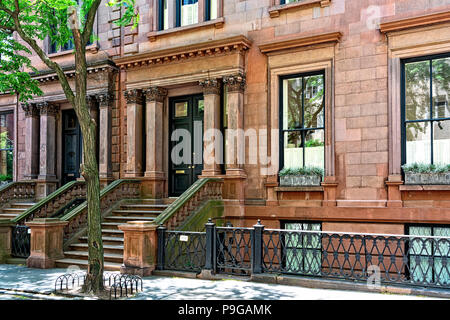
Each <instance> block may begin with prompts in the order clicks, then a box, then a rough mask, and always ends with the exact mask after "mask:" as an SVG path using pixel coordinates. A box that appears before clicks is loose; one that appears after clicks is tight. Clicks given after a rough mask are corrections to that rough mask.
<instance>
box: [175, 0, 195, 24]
mask: <svg viewBox="0 0 450 320" xmlns="http://www.w3.org/2000/svg"><path fill="white" fill-rule="evenodd" d="M195 23H198V0H177V26H178V27H184V26H188V25H191V24H195Z"/></svg>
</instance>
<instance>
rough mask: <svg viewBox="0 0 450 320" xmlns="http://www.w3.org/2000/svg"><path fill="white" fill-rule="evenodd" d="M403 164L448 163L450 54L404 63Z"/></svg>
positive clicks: (449, 142)
mask: <svg viewBox="0 0 450 320" xmlns="http://www.w3.org/2000/svg"><path fill="white" fill-rule="evenodd" d="M402 67H403V72H402V78H403V79H402V87H403V90H402V91H403V92H402V118H403V128H402V129H403V134H402V139H403V144H402V147H403V152H402V162H403V164H413V163H423V164H449V163H450V156H449V154H450V106H449V98H450V97H449V95H450V55H438V56H432V57H427V58H414V59H408V60H404V61H403V64H402Z"/></svg>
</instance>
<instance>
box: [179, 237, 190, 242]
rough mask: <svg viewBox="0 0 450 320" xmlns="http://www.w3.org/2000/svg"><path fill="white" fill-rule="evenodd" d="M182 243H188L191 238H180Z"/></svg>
mask: <svg viewBox="0 0 450 320" xmlns="http://www.w3.org/2000/svg"><path fill="white" fill-rule="evenodd" d="M180 241H182V242H188V241H189V237H188V236H180Z"/></svg>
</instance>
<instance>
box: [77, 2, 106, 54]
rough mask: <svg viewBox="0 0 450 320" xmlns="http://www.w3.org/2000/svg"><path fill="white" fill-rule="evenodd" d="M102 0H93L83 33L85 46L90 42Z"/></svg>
mask: <svg viewBox="0 0 450 320" xmlns="http://www.w3.org/2000/svg"><path fill="white" fill-rule="evenodd" d="M101 2H102V1H101V0H95V1H94V2H92V5H91V7H90V8H89V12H88V14H87V18H86V22H85V24H84V30H83V33H82V34H81V36H82V40H83V44H84V46H86V45H87V43H88V42H89V40H90V38H91V35H92V28H93V26H94V22H95V16H96V14H97V10H98V7H99V6H100V3H101Z"/></svg>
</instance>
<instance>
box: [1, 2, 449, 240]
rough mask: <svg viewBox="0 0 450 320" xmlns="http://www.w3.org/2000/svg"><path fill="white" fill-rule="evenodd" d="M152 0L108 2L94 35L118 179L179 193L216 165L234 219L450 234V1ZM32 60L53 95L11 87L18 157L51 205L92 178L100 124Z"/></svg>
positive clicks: (102, 131) (8, 170)
mask: <svg viewBox="0 0 450 320" xmlns="http://www.w3.org/2000/svg"><path fill="white" fill-rule="evenodd" d="M136 3H137V10H138V11H139V13H140V17H141V21H140V23H139V26H138V27H137V28H135V29H133V28H131V26H130V27H122V28H121V27H117V26H116V25H114V21H115V20H117V19H119V17H120V15H121V12H120V10H116V9H114V8H108V7H106V6H103V5H102V6H101V7H100V9H99V12H98V15H97V20H96V25H95V32H96V34H97V35H98V39H97V40H96V41H95V42H94V43H92V44H91V45H89V47H88V49H89V50H88V61H89V76H88V84H89V96H88V97H87V99H88V101H89V103H90V106H91V110H92V116H93V117H94V118H95V119H96V120H97V123H98V127H99V135H98V138H99V139H98V159H99V168H100V175H101V181H102V185H103V186H107V185H111V183H114V181H117V180H119V179H121V180H123V181H133V180H134V181H136V182H138V184H139V188H140V189H139V190H140V193H139V195H140V197H141V198H145V199H161V203H163V204H168V203H172V202H173V201H176V199H180V198H182V197H183V196H185V195H186V192H188V193H189V192H192V190H193V187H192V186H194V185H196V184H197V185H198V184H199V181H206V180H207V179H211V178H212V179H211V180H208V181H220V188H221V191H220V192H219V193H220V199H221V202H220V203H221V204H220V206H221V209H220V210H219V211H220V215H221V217H222V221H223V222H225V223H227V222H229V223H231V224H232V225H233V226H242V227H248V226H253V225H254V224H255V223H256V221H257V220H258V219H261V222H262V224H263V225H265V226H266V227H271V228H276V229H292V228H300V229H305V230H316V231H318V230H320V231H333V232H361V233H380V234H398V235H407V234H420V235H424V236H430V235H435V236H449V235H450V172H449V170H448V169H449V167H448V166H447V171H445V170H444V169H445V166H446V165H449V164H450V105H449V99H450V96H449V94H450V1H449V0H173V1H172V0H137V1H136ZM42 46H43V47H44V48H45V49H46V50H47V52H48V53H49V55H50V57H51V58H52V59H54V60H55V61H58V62H60V63H62V64H63V65H64V67H65V70H66V72H67V73H68V74H70V73H71V72H73V63H74V61H73V56H72V55H73V53H72V51H71V47H70V45H67V46H66V47H65V48H63V49H60V50H56V48H55V47H54V46H52V45H51V44H49V43H47V42H45V41H44V42H43V43H42ZM32 59H33V61H34V63H35V66H36V67H37V68H38V69H39V70H40V72H39V73H38V74H36V76H35V78H36V79H37V80H39V82H40V83H41V88H42V90H43V92H44V95H43V96H40V97H36V98H35V99H34V100H33V101H30V102H29V103H28V104H23V105H21V104H19V103H17V101H16V97H15V96H11V95H6V94H3V95H0V112H1V113H0V121H1V139H2V140H1V157H0V169H1V174H2V177H4V180H14V181H17V182H26V181H28V182H33V183H34V185H35V191H34V195H35V198H34V199H32V200H33V203H35V202H36V200H37V199H42V198H45V197H46V196H48V195H49V194H51V193H52V192H54V191H55V190H58V188H61V187H63V186H65V185H67V183H70V182H71V181H76V180H77V179H79V178H80V176H79V167H80V163H81V162H82V148H81V146H82V140H83V139H82V137H81V134H80V129H79V125H78V122H77V119H76V116H75V113H74V111H73V110H72V109H71V106H70V105H69V104H68V102H67V101H66V99H65V97H64V94H63V92H62V90H61V87H60V85H59V84H58V81H57V78H56V75H55V74H54V73H52V72H50V71H49V70H47V69H46V68H45V67H44V66H43V65H42V63H41V62H40V61H39V60H38V58H37V57H33V58H32ZM180 142H183V143H184V144H183V146H184V148H179V143H180ZM175 158H181V161H179V159H178V160H177V159H175ZM404 165H407V166H409V167H412V168H413V167H416V168H417V167H418V168H422V169H423V168H425V169H426V168H435V167H438V168H441V169H442V168H444V169H442V170H441V172H440V173H436V174H435V175H434V176H433V177H431V178H430V177H429V176H431V174H428V176H427V177H428V178H427V177H422V176H421V174H420V172H419V171H420V170H418V171H417V172H409V171H408V172H406V170H403V169H402V167H404ZM405 168H406V167H405ZM425 169H424V170H425ZM422 171H423V170H422ZM425 171H426V170H425ZM299 173H300V174H299ZM408 173H411V177H409V178H408V177H407V174H408ZM317 177H319V178H317ZM216 178H217V179H218V180H215V179H216ZM420 179H424V180H420ZM216 187H217V186H215V185H213V186H210V188H216ZM203 188H206V189H207V188H208V184H205V185H204V187H203ZM202 192H203V191H202ZM204 192H206V193H207V191H204ZM194 207H195V206H193V207H192V208H194ZM192 208H191V210H193V209H192Z"/></svg>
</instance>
